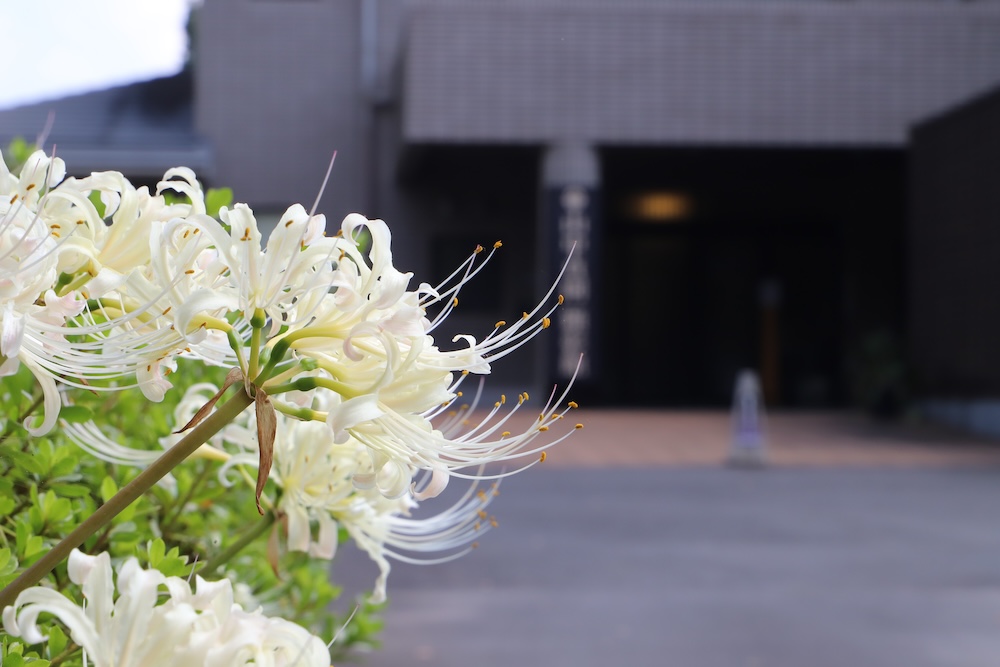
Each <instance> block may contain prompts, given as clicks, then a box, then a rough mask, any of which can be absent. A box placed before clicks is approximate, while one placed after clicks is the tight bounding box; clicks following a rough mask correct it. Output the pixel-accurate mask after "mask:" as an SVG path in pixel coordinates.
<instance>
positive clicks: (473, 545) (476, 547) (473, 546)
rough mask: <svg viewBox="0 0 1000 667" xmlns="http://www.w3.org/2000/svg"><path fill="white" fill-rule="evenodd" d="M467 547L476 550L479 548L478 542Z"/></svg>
mask: <svg viewBox="0 0 1000 667" xmlns="http://www.w3.org/2000/svg"><path fill="white" fill-rule="evenodd" d="M469 546H470V547H472V548H473V549H478V548H479V542H473V543H472V544H470V545H469Z"/></svg>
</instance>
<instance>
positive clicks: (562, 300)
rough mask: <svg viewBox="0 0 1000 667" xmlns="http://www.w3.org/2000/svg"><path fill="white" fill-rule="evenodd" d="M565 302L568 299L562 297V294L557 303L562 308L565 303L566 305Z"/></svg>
mask: <svg viewBox="0 0 1000 667" xmlns="http://www.w3.org/2000/svg"><path fill="white" fill-rule="evenodd" d="M565 301H566V298H565V297H563V295H562V294H560V295H559V298H558V299H557V300H556V302H557V303H558V304H559V305H560V306H561V305H563V303H564V302H565Z"/></svg>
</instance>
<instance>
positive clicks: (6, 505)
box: [0, 497, 17, 516]
mask: <svg viewBox="0 0 1000 667" xmlns="http://www.w3.org/2000/svg"><path fill="white" fill-rule="evenodd" d="M16 505H17V503H15V502H14V499H13V498H7V497H3V498H0V516H7V515H8V514H10V513H11V512H13V511H14V507H15V506H16Z"/></svg>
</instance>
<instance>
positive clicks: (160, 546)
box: [146, 538, 167, 567]
mask: <svg viewBox="0 0 1000 667" xmlns="http://www.w3.org/2000/svg"><path fill="white" fill-rule="evenodd" d="M146 549H147V550H148V551H149V564H150V565H152V566H153V567H156V566H157V565H159V564H160V561H161V560H163V556H164V555H165V554H166V553H167V545H166V544H164V543H163V540H161V539H160V538H156V539H155V540H152V541H150V542H148V543H147V545H146Z"/></svg>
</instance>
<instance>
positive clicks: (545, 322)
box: [542, 317, 552, 329]
mask: <svg viewBox="0 0 1000 667" xmlns="http://www.w3.org/2000/svg"><path fill="white" fill-rule="evenodd" d="M550 326H552V320H550V319H549V318H547V317H543V318H542V328H543V329H548V328H549V327H550Z"/></svg>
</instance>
